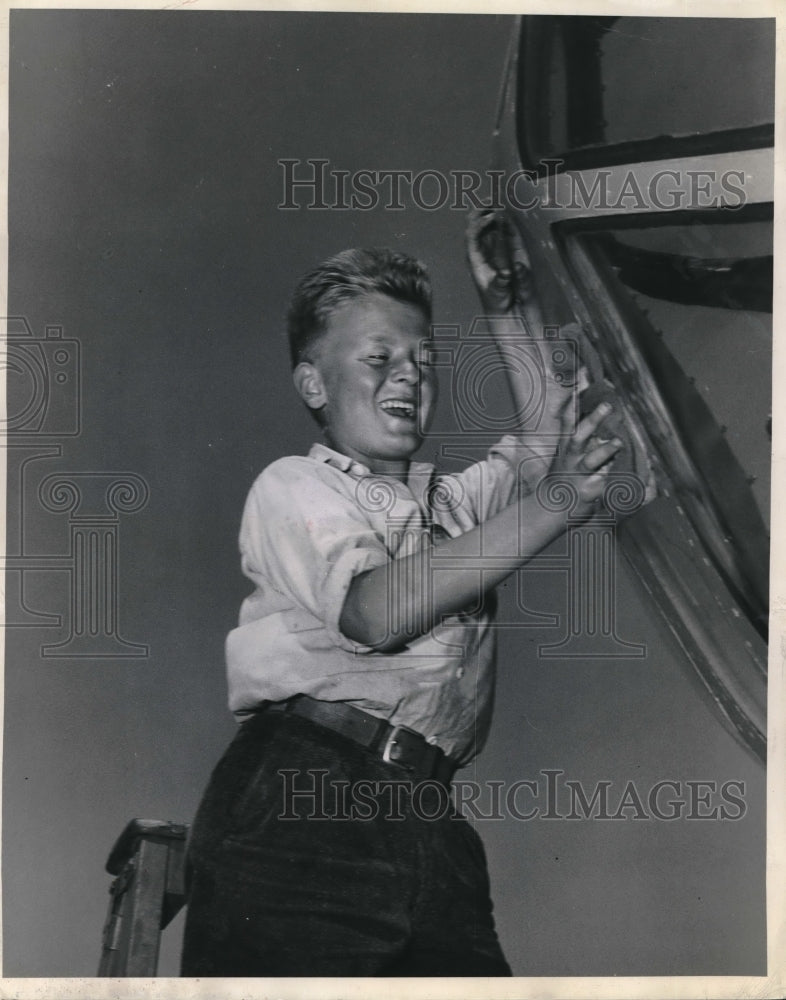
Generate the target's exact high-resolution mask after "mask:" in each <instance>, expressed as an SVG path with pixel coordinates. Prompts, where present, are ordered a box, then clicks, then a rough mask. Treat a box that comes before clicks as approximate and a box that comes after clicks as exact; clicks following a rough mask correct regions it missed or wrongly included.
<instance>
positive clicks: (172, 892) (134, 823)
mask: <svg viewBox="0 0 786 1000" xmlns="http://www.w3.org/2000/svg"><path fill="white" fill-rule="evenodd" d="M187 835H188V827H187V826H186V825H185V824H183V823H169V822H165V821H162V820H155V819H152V820H151V819H132V820H131V822H130V823H129V824H128V825H127V826H126V828H125V829H124V830H123V832H122V833H121V834H120V836H119V837H118V839H117V842H116V843H115V846H114V847H113V848H112V851H111V853H110V855H109V858H108V860H107V863H106V870H107V871H108V872H109V874H110V875H114V876H115V879H114V881H113V882H112V885H111V886H110V889H109V893H110V899H109V913H108V915H107V919H106V924H105V925H104V932H103V937H102V949H101V961H100V963H99V966H98V975H99V976H145V977H147V976H155V975H156V971H157V969H158V951H159V945H160V941H161V931H162V930H163V929H164V927H166V926H167V924H168V923H169V922H170V921H171V920H172V918H173V917H174V916H175V915H176V914H177V913H178V912H179V911H180V909H181V908H182V907H183V905H184V904H185V899H186V885H185V882H186V871H185V869H186V864H185V858H186V851H185V846H186V837H187Z"/></svg>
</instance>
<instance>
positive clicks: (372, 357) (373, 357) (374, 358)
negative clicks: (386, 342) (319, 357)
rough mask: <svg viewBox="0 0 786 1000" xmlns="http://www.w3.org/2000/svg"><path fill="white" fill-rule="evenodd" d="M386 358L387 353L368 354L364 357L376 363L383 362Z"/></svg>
mask: <svg viewBox="0 0 786 1000" xmlns="http://www.w3.org/2000/svg"><path fill="white" fill-rule="evenodd" d="M387 359H388V356H387V354H369V355H368V357H367V358H366V360H367V361H373V362H375V363H377V364H383V363H384V362H385V361H387Z"/></svg>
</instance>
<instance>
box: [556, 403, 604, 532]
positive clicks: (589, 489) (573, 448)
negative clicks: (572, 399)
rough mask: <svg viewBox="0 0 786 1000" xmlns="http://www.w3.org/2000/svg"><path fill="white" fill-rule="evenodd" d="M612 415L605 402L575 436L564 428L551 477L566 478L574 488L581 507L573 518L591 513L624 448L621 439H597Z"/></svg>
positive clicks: (577, 429)
mask: <svg viewBox="0 0 786 1000" xmlns="http://www.w3.org/2000/svg"><path fill="white" fill-rule="evenodd" d="M611 412H612V406H611V404H610V403H608V402H604V403H601V404H600V405H599V406H596V407H595V409H594V410H593V411H592V413H590V414H589V416H586V417H584V419H583V420H581V421H579V424H578V426H577V427H576V429H575V430H574V431H573V432H572V433H570V427H569V426H565V425H563V426H564V430H565V433H566V440H565V443H564V444H563V445H562V446H561V447H560V448H559V450H558V451H557V454H556V456H555V458H554V461H553V462H552V464H551V468H550V470H549V473H550V474H552V475H558V474H560V473H563V474H565V476H566V477H569V481H570V483H571V484H572V485H573V486H574V487H575V489H576V491H577V493H578V500H579V505H578V510H574V511H572V514H573V515H574V516H575V515H576V514H581V513H582V512H583V513H590V512H591V510H592V505H593V504H594V503H595V502H596V501H598V500H600V499H601V498H602V496H603V491H604V490H605V488H606V477H607V476H608V474H609V470H610V469H611V466H612V462H613V459H614V456H615V455H616V454H617V452H618V451H619V450H620V448H621V447H622V440H621V439H620V438H618V437H614V438H612V439H611V440H610V441H604V440H603V439H602V438H600V437H599V436H598V429H599V428H600V426H601V424H602V423H603V422H604V420H607V418H608V417H609V415H610V413H611ZM568 419H569V414H566V418H565V422H566V423H567V421H568ZM582 508H583V511H582Z"/></svg>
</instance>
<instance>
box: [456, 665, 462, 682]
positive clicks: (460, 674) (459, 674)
mask: <svg viewBox="0 0 786 1000" xmlns="http://www.w3.org/2000/svg"><path fill="white" fill-rule="evenodd" d="M463 676H464V668H463V667H459V668H458V669H457V670H456V677H458V678H459V680H461V678H462V677H463Z"/></svg>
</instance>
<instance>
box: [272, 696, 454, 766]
mask: <svg viewBox="0 0 786 1000" xmlns="http://www.w3.org/2000/svg"><path fill="white" fill-rule="evenodd" d="M261 711H266V712H286V713H287V714H289V715H298V716H300V717H301V718H303V719H309V720H310V721H311V722H315V723H316V724H317V725H319V726H324V727H325V728H326V729H331V730H333V732H336V733H339V734H340V735H341V736H345V737H347V739H350V740H354V741H355V743H359V744H360V745H361V746H364V747H366V748H367V749H369V750H371V751H372V752H373V753H376V754H379V756H380V757H381V758H382V760H383V761H384V762H385V763H386V764H398V766H399V767H403V768H404V769H405V770H407V771H409V772H410V774H411V775H412V776H413V777H416V778H418V779H420V780H427V779H432V780H434V781H438V782H440V783H441V784H443V785H449V784H450V780H451V778H452V777H453V775H454V773H455V771H456V768H457V767H458V762H457V761H455V760H453V759H452V758H451V757H448V756H447V754H445V753H444V752H443V751H442V750H441V749H440V748H439V747H437V746H434V745H433V744H431V743H427V742H426V739H425V737H423V736H421V735H420V733H416V732H415V730H414V729H408V728H407V727H406V726H393V725H391V724H390V723H389V722H388V721H387V720H386V719H379V718H377V716H375V715H370V714H369V713H368V712H363V711H362V710H361V709H359V708H355V707H354V705H346V704H345V703H344V702H340V701H319V700H317V699H316V698H311V697H309V696H308V695H307V694H298V695H295V697H294V698H288V699H287V700H286V701H270V702H267V703H266V704H264V705H263V706H261Z"/></svg>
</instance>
